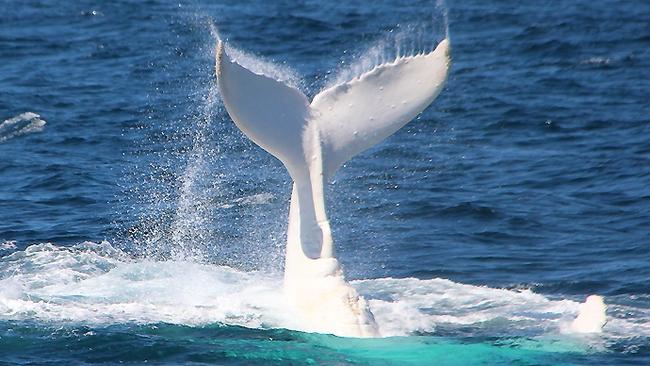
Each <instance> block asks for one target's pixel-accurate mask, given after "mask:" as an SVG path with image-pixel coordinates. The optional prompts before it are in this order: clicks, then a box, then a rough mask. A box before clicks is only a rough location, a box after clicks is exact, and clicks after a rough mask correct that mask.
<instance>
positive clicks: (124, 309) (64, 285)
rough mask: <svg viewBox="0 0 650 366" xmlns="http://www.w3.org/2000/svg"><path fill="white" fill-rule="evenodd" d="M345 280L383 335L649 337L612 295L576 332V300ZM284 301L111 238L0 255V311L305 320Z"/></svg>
mask: <svg viewBox="0 0 650 366" xmlns="http://www.w3.org/2000/svg"><path fill="white" fill-rule="evenodd" d="M351 285H352V286H353V287H354V288H355V289H356V291H358V292H359V294H361V295H363V296H364V297H366V298H367V299H368V304H369V306H370V309H371V311H372V312H373V313H374V314H375V318H376V321H377V323H378V325H379V327H380V328H381V330H382V334H383V335H385V336H408V335H412V334H424V335H427V334H445V333H446V334H456V335H465V336H474V337H495V336H504V337H508V338H512V337H526V338H529V339H530V338H534V339H545V338H546V339H548V338H549V337H550V338H556V339H565V340H571V339H575V340H576V342H578V343H583V344H585V343H586V344H591V345H598V344H601V343H600V342H602V339H605V340H606V341H608V342H611V341H616V340H628V341H629V340H634V339H636V340H639V339H642V338H648V337H650V309H649V308H638V307H631V306H629V305H617V304H612V305H610V306H611V314H614V315H613V316H609V317H608V322H607V324H606V325H605V327H604V328H603V333H602V335H601V336H600V337H596V338H594V337H589V336H588V335H585V336H579V337H577V338H576V336H575V335H573V334H571V333H568V334H567V333H566V329H567V327H569V326H570V324H571V322H572V320H573V319H574V318H575V317H576V315H577V314H578V313H579V311H580V307H581V304H580V303H579V302H576V301H571V300H550V299H548V298H546V297H544V296H542V295H539V294H535V293H533V292H531V291H529V290H523V291H511V290H505V289H494V288H489V287H479V286H471V285H465V284H460V283H456V282H453V281H449V280H445V279H430V280H421V279H416V278H401V279H397V278H379V279H369V280H361V281H352V282H351ZM288 307H290V304H288V303H287V300H286V298H285V297H284V296H283V295H282V285H281V275H277V274H272V273H268V272H260V271H253V272H244V271H238V270H235V269H233V268H230V267H226V266H215V265H209V264H200V263H196V262H191V261H179V260H170V261H164V262H159V261H152V260H147V259H134V258H133V257H132V256H130V255H129V254H127V253H125V252H123V251H121V250H120V249H118V248H116V247H114V246H113V245H111V244H110V243H108V242H102V243H92V242H86V243H81V244H78V245H75V246H72V247H60V246H56V245H53V244H38V245H32V246H29V247H27V248H26V249H25V250H24V251H14V252H13V253H11V254H9V255H6V256H4V257H2V258H0V321H16V320H18V321H23V320H29V321H33V320H37V321H39V322H41V323H49V324H54V325H57V324H58V325H66V324H67V325H71V326H74V325H85V326H107V325H111V324H131V323H132V324H151V323H161V322H164V323H169V324H177V325H189V326H204V325H209V324H214V323H221V324H227V325H237V326H244V327H248V328H261V329H271V328H285V329H293V330H306V329H305V327H304V325H303V324H302V323H301V322H300V321H298V320H297V319H296V317H295V314H293V313H291V312H288V311H287V308H288ZM346 342H347V341H346Z"/></svg>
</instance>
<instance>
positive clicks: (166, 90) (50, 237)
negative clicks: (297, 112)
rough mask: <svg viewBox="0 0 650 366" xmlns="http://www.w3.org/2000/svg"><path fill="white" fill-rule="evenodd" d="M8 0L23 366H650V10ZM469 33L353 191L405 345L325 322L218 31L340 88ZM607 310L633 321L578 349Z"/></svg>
mask: <svg viewBox="0 0 650 366" xmlns="http://www.w3.org/2000/svg"><path fill="white" fill-rule="evenodd" d="M0 5H1V6H2V8H3V9H7V10H6V11H3V12H2V13H1V14H0V364H8V365H23V364H39V365H40V364H64V365H81V364H84V365H85V364H118V363H130V364H142V363H145V362H146V363H148V364H218V365H222V364H239V365H249V364H260V365H268V364H281V365H286V364H296V365H303V364H317V365H320V364H323V365H348V364H349V365H357V364H360V365H364V364H367V365H583V364H584V365H587V364H603V365H622V364H631V365H644V364H648V363H650V357H649V355H650V353H649V349H650V348H649V347H650V342H649V339H648V338H649V335H650V325H649V324H650V323H649V322H648V321H649V320H650V288H649V287H648V281H647V279H648V277H649V276H650V272H649V269H648V268H650V267H649V266H648V263H650V250H649V249H650V242H649V241H648V238H650V231H649V229H648V227H650V225H649V224H650V189H649V188H648V187H650V140H649V139H648V136H649V134H648V133H649V132H650V131H649V126H650V121H649V120H648V116H649V115H650V104H649V103H648V100H647V95H648V90H650V88H649V86H650V85H649V81H648V78H647V77H646V75H645V74H646V73H647V70H648V68H649V67H650V64H649V62H650V54H649V53H648V52H649V51H648V50H649V49H650V48H649V47H648V46H649V45H650V44H649V42H650V30H649V29H648V27H647V24H646V23H647V19H648V18H649V17H650V7H649V6H648V5H647V4H646V3H645V2H624V3H621V2H617V1H599V2H593V1H592V2H588V1H582V0H575V1H565V2H561V3H559V2H558V3H549V4H541V3H539V2H537V1H524V2H519V3H517V4H511V3H504V2H498V1H464V2H456V1H449V2H448V3H447V4H446V5H444V4H436V3H432V2H430V1H414V2H408V3H396V2H393V1H379V2H362V1H359V2H356V1H355V2H350V3H347V4H339V3H337V2H330V1H320V2H316V1H302V2H293V1H279V2H268V3H267V2H261V1H254V2H248V3H239V2H219V3H213V2H203V1H198V0H197V1H192V2H180V3H179V2H170V1H153V0H152V1H126V0H121V1H114V2H110V3H104V2H96V1H89V0H82V1H77V2H63V3H61V2H54V1H50V0H38V1H36V0H34V1H2V0H0ZM447 13H448V17H447V16H446V15H445V14H447ZM447 23H448V25H449V27H448V29H447V27H446V25H447ZM447 31H448V32H449V36H450V38H451V41H452V56H453V66H452V71H451V74H450V79H449V81H448V84H447V87H446V88H445V90H444V91H443V93H442V94H441V95H440V97H439V98H438V99H437V100H436V101H435V102H434V104H433V105H432V106H431V107H430V108H428V109H427V110H426V111H425V112H424V113H423V114H422V115H421V116H419V117H418V118H417V119H416V120H414V121H413V122H412V123H410V124H409V125H407V127H405V128H404V129H402V130H401V131H399V132H398V133H397V134H395V135H394V136H392V137H391V138H389V139H388V140H387V141H385V142H384V143H382V144H380V145H378V146H377V147H376V148H373V149H372V150H370V151H368V152H366V153H363V154H361V155H360V156H358V157H356V158H355V159H353V160H351V161H350V162H348V163H347V164H346V166H345V167H343V168H342V169H341V170H340V171H339V172H338V173H337V175H336V177H335V181H334V182H332V184H330V185H329V186H328V187H327V199H328V207H329V208H330V209H329V215H330V218H331V221H332V228H333V234H334V241H335V245H336V246H337V252H338V255H339V259H340V261H341V262H342V264H343V265H344V270H345V273H346V276H347V278H348V279H349V280H351V281H352V285H353V286H354V287H355V288H356V289H357V291H358V292H359V293H360V294H362V295H363V296H364V297H365V298H366V299H368V300H369V304H370V307H371V309H372V311H373V313H374V314H375V316H376V319H377V321H378V323H379V326H380V329H381V331H382V334H384V335H386V336H387V337H386V338H382V339H346V338H339V337H334V336H330V335H317V334H308V333H304V332H301V331H300V329H301V325H300V322H299V321H298V320H297V319H296V317H295V315H294V314H292V313H291V311H290V310H288V307H287V305H286V303H285V302H284V298H283V297H282V295H281V278H282V264H283V250H284V235H285V230H286V222H287V214H288V200H289V196H290V183H291V182H290V180H289V177H288V176H287V174H286V172H285V171H284V168H283V167H282V166H281V164H280V163H279V162H278V161H276V160H275V159H274V158H272V157H271V156H270V155H268V154H267V153H265V152H264V151H262V150H261V149H259V148H258V147H256V146H255V145H253V144H252V143H251V142H250V141H248V140H247V139H246V138H245V137H244V136H243V135H242V134H241V133H240V132H239V131H238V130H237V129H236V127H235V126H234V124H233V123H232V121H230V119H229V117H228V116H227V114H226V113H225V111H224V109H223V107H222V106H221V102H220V99H219V95H218V91H217V90H216V88H215V80H214V43H215V39H216V38H215V33H216V32H218V33H219V35H220V36H221V37H222V38H224V39H228V40H229V42H231V43H232V44H233V45H234V46H235V47H237V48H238V49H240V50H243V51H246V52H248V53H250V54H251V55H252V56H251V58H250V60H251V62H256V63H259V62H261V60H264V61H266V62H271V63H274V64H275V65H276V66H273V70H274V72H276V73H278V74H281V76H282V77H283V78H285V79H287V80H289V81H290V82H292V83H293V84H295V85H298V86H299V87H300V88H301V89H302V90H303V91H304V92H305V93H306V94H307V95H309V96H313V95H315V94H316V93H317V92H318V91H319V90H320V89H321V88H323V87H325V86H327V85H329V84H331V83H333V82H335V81H336V80H339V79H341V78H346V77H349V76H350V75H354V73H355V72H357V71H358V70H363V69H367V68H368V67H371V66H372V65H373V64H374V63H376V62H377V61H378V60H381V59H387V58H390V57H394V56H395V55H396V54H408V53H412V52H419V51H422V50H425V49H428V48H431V47H433V46H434V45H435V44H436V42H437V41H439V40H440V39H442V38H443V37H444V36H445V34H446V32H447ZM277 65H280V67H278V66H277ZM26 112H31V113H33V114H23V113H26ZM36 115H38V117H37V116H36ZM590 294H599V295H602V296H604V299H605V302H606V303H607V304H608V306H609V308H608V322H607V324H606V325H605V327H604V330H603V333H602V334H597V335H576V334H572V333H571V332H570V331H569V330H568V324H569V323H570V322H571V320H572V319H573V318H574V317H575V316H576V314H577V312H578V307H579V304H580V302H582V301H584V299H585V297H586V296H587V295H590Z"/></svg>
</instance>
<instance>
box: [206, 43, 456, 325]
mask: <svg viewBox="0 0 650 366" xmlns="http://www.w3.org/2000/svg"><path fill="white" fill-rule="evenodd" d="M450 62H451V59H450V47H449V41H448V40H446V39H445V40H443V41H442V42H440V44H439V45H438V46H437V48H436V49H435V50H434V51H432V52H429V53H424V54H417V55H414V56H408V57H400V58H397V59H396V60H395V61H393V62H390V63H385V64H382V65H379V66H377V67H375V68H374V69H372V70H371V71H369V72H366V73H363V74H361V75H359V76H358V77H356V78H353V79H352V80H350V81H347V82H344V83H341V84H338V85H335V86H333V87H330V88H328V89H326V90H323V91H321V92H320V93H319V94H318V95H316V96H315V97H314V98H313V100H312V101H311V102H309V100H308V98H307V97H306V96H305V95H304V94H303V93H302V92H301V91H300V90H298V89H297V88H295V87H292V86H289V85H286V84H285V83H283V82H281V81H279V80H277V79H275V78H273V77H271V76H268V75H264V74H261V73H255V72H253V71H251V70H249V69H247V68H245V67H244V66H242V65H241V64H240V63H238V61H237V59H236V57H234V56H233V54H232V52H230V53H229V51H228V47H227V46H226V45H225V44H224V43H223V42H222V41H218V45H217V57H216V70H217V83H218V86H219V89H220V91H221V97H222V99H223V102H224V105H225V107H226V110H227V111H228V113H229V114H230V116H231V118H232V119H233V121H234V122H235V124H236V125H237V127H239V129H240V130H242V132H244V134H245V135H246V136H248V137H249V138H250V139H251V140H253V141H254V142H255V143H256V144H258V145H259V146H261V147H262V148H263V149H265V150H266V151H268V152H269V153H271V154H272V155H274V156H275V157H277V158H278V159H280V161H282V163H283V164H284V165H285V167H286V168H287V170H288V172H289V174H290V175H291V178H292V179H293V181H294V183H293V190H292V194H291V205H290V211H289V227H288V233H287V251H286V263H285V276H284V291H285V294H286V296H287V298H288V300H289V302H290V304H292V305H293V306H294V308H295V310H296V312H297V315H298V316H299V317H300V318H301V320H302V323H303V324H304V327H305V328H306V330H309V331H314V332H322V333H333V334H336V335H340V336H353V337H374V336H379V335H380V329H379V327H378V326H377V324H376V322H375V320H374V317H373V315H372V313H371V312H370V310H369V308H368V304H367V302H366V300H365V299H364V298H363V297H361V296H359V294H358V293H357V292H356V290H354V288H353V287H352V286H350V285H349V284H348V283H347V282H346V281H345V278H344V276H343V273H342V270H341V267H340V265H339V263H338V261H337V260H336V258H335V257H334V248H333V245H332V236H331V231H330V225H329V221H328V219H327V214H326V210H325V201H324V196H323V184H324V182H325V180H326V179H329V178H331V177H332V176H333V175H334V173H335V172H336V170H337V169H338V168H339V167H340V166H341V165H342V164H343V163H344V162H346V161H347V160H348V159H350V158H351V157H353V156H354V155H356V154H358V153H360V152H361V151H364V150H366V149H368V148H370V147H371V146H373V145H375V144H377V143H378V142H380V141H382V140H384V139H385V138H386V137H388V136H390V135H392V134H393V133H394V132H396V131H397V130H398V129H400V128H401V127H402V126H404V125H405V124H406V123H408V122H409V121H410V120H412V119H413V118H414V117H416V116H417V115H418V114H419V113H421V112H422V111H423V110H424V109H425V108H426V107H427V106H429V104H431V102H432V101H433V100H434V99H435V98H436V96H438V94H439V93H440V91H441V90H442V88H443V86H444V84H445V81H446V79H447V74H448V71H449V66H450Z"/></svg>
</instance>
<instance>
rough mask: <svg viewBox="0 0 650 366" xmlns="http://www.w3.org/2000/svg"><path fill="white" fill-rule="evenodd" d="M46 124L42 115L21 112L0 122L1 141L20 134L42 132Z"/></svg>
mask: <svg viewBox="0 0 650 366" xmlns="http://www.w3.org/2000/svg"><path fill="white" fill-rule="evenodd" d="M45 124H46V122H45V121H44V120H43V119H41V116H40V115H38V114H36V113H32V112H25V113H21V114H19V115H17V116H15V117H12V118H9V119H7V120H4V121H3V122H2V123H0V143H3V142H5V141H7V140H9V139H12V138H14V137H17V136H20V135H25V134H29V133H34V132H40V131H42V130H43V128H45Z"/></svg>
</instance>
